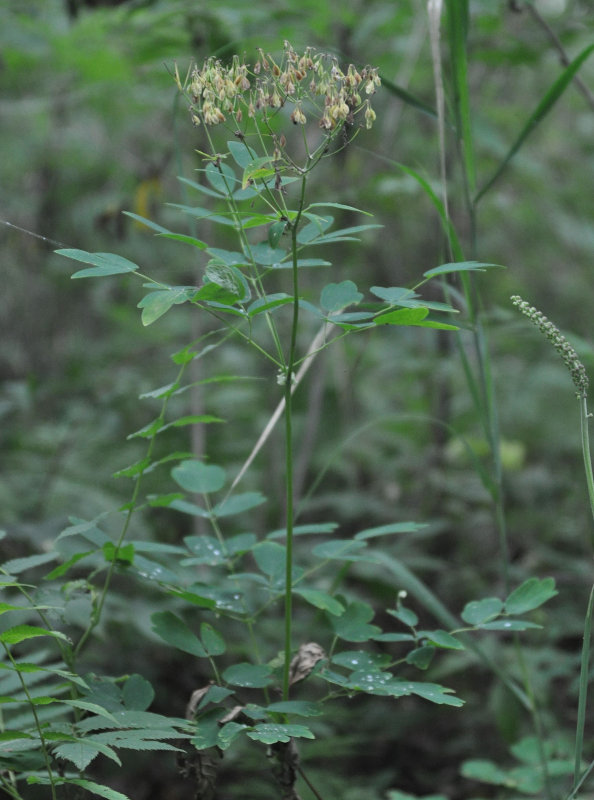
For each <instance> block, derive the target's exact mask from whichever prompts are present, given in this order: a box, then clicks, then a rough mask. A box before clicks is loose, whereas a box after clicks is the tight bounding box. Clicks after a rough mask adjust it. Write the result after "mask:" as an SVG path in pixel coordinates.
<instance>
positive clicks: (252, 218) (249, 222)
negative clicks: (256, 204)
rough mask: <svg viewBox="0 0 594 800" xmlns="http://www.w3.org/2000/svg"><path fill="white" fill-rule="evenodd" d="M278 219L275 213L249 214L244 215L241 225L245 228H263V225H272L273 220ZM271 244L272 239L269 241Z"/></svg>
mask: <svg viewBox="0 0 594 800" xmlns="http://www.w3.org/2000/svg"><path fill="white" fill-rule="evenodd" d="M275 219H276V215H274V214H251V213H250V214H249V216H245V217H242V219H241V227H242V228H243V229H244V231H245V230H249V229H250V228H261V227H262V226H263V225H270V222H271V221H272V220H275ZM268 243H269V244H270V241H269V242H268Z"/></svg>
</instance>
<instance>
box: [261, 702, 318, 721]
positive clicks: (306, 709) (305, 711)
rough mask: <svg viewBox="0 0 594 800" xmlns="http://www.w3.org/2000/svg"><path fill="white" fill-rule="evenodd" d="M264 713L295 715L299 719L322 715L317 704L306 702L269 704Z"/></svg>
mask: <svg viewBox="0 0 594 800" xmlns="http://www.w3.org/2000/svg"><path fill="white" fill-rule="evenodd" d="M266 711H272V712H273V713H274V714H297V716H299V717H319V716H320V714H323V713H324V711H323V708H322V706H321V705H320V704H319V703H312V702H310V701H308V700H279V701H278V703H270V705H269V706H267V707H266Z"/></svg>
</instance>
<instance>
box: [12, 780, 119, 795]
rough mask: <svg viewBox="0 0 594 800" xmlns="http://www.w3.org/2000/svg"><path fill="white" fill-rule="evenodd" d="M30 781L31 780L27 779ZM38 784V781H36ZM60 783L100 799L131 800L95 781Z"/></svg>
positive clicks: (61, 781) (62, 781)
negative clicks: (78, 788)
mask: <svg viewBox="0 0 594 800" xmlns="http://www.w3.org/2000/svg"><path fill="white" fill-rule="evenodd" d="M27 780H28V781H29V780H30V779H29V778H28V779H27ZM35 782H36V781H35ZM60 783H68V784H72V785H73V786H80V787H81V789H86V790H87V792H91V794H96V795H97V796H98V797H104V798H105V800H130V798H129V797H128V796H127V795H125V794H123V793H122V792H116V791H115V789H110V788H109V787H108V786H103V785H102V784H100V783H95V781H87V780H85V779H83V778H65V779H63V780H60Z"/></svg>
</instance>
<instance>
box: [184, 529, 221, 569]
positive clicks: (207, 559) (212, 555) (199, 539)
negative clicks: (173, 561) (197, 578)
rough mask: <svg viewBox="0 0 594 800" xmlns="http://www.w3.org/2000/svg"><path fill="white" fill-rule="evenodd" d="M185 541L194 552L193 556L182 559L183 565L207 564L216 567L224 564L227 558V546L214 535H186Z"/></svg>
mask: <svg viewBox="0 0 594 800" xmlns="http://www.w3.org/2000/svg"><path fill="white" fill-rule="evenodd" d="M184 543H185V544H186V546H187V547H188V549H189V550H190V551H191V552H192V553H193V555H194V557H193V558H188V559H185V560H184V561H182V565H183V566H186V565H188V564H207V565H208V566H209V567H216V566H217V565H218V564H224V563H225V561H226V560H227V553H226V552H225V548H224V547H223V545H222V544H221V542H219V540H218V539H215V538H214V537H212V536H186V537H185V538H184Z"/></svg>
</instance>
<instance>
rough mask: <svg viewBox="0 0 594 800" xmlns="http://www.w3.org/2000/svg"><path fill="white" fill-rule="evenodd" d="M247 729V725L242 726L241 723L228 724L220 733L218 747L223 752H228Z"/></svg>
mask: <svg viewBox="0 0 594 800" xmlns="http://www.w3.org/2000/svg"><path fill="white" fill-rule="evenodd" d="M246 728H247V725H241V724H240V723H239V722H233V721H231V722H227V723H226V724H225V725H223V727H222V728H221V729H220V731H219V733H218V736H217V746H218V747H220V748H221V750H227V749H228V748H229V747H230V746H231V745H232V744H233V741H234V740H235V739H236V738H237V737H238V736H239V734H240V733H242V732H243V731H244V730H245V729H246Z"/></svg>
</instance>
